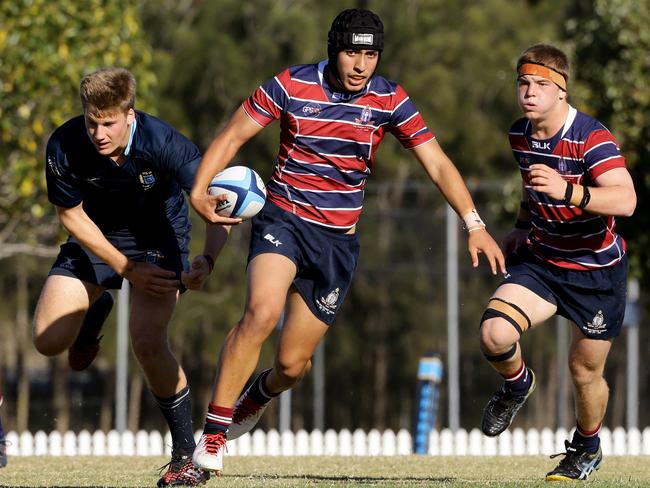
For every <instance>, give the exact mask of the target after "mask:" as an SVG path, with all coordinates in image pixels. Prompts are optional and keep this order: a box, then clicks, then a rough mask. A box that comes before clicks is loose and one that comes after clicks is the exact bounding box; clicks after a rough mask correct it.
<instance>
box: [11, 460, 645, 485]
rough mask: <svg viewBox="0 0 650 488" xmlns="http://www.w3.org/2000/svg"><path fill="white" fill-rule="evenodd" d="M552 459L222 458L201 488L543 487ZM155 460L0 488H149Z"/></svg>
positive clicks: (82, 463) (40, 472) (614, 472)
mask: <svg viewBox="0 0 650 488" xmlns="http://www.w3.org/2000/svg"><path fill="white" fill-rule="evenodd" d="M556 461H557V460H555V459H553V460H551V459H549V458H548V457H545V456H534V457H531V456H529V457H521V456H517V457H510V458H508V457H469V456H468V457H438V456H436V457H431V456H403V457H397V456H396V457H269V456H266V457H237V456H233V457H227V458H226V460H225V462H226V464H225V472H224V474H223V476H221V477H220V478H212V479H211V480H210V481H209V482H208V483H207V485H205V486H207V487H215V488H216V487H225V486H228V487H244V488H248V487H251V488H252V487H263V488H273V487H283V488H284V487H304V486H306V487H312V486H314V487H326V486H332V487H345V486H363V487H371V486H379V487H407V486H415V487H424V486H427V487H428V486H444V487H464V486H489V487H496V486H507V487H524V486H525V487H529V486H530V487H535V486H545V487H547V488H548V486H549V483H547V482H544V481H543V479H544V474H545V473H546V472H547V471H548V470H550V469H552V468H553V467H554V466H555V462H556ZM166 462H167V459H165V458H162V457H102V458H100V457H76V458H71V457H15V458H10V460H9V465H8V466H7V467H6V468H3V469H0V486H2V487H5V486H12V487H13V486H58V487H62V486H110V487H140V486H155V484H156V481H157V480H158V470H157V469H156V468H157V467H158V466H162V465H163V464H165V463H166ZM588 486H590V487H592V486H594V487H617V488H624V487H631V486H634V487H641V486H650V458H649V457H647V456H645V457H614V456H609V457H606V458H605V461H604V463H603V466H602V468H601V469H600V471H598V472H597V473H596V474H595V475H593V476H592V479H591V480H590V482H589V484H588Z"/></svg>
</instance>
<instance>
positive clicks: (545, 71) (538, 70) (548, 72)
mask: <svg viewBox="0 0 650 488" xmlns="http://www.w3.org/2000/svg"><path fill="white" fill-rule="evenodd" d="M517 74H518V75H519V76H524V75H535V76H541V77H542V78H546V79H548V80H551V81H552V82H553V83H555V84H556V85H557V86H559V87H560V88H562V89H563V90H564V91H566V80H565V79H564V76H562V75H561V74H560V73H558V72H557V71H553V70H552V69H550V68H547V67H546V66H542V65H541V64H533V63H524V64H522V65H521V66H519V69H518V70H517Z"/></svg>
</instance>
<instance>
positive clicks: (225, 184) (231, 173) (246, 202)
mask: <svg viewBox="0 0 650 488" xmlns="http://www.w3.org/2000/svg"><path fill="white" fill-rule="evenodd" d="M208 193H209V194H210V195H226V196H227V198H226V200H223V201H221V202H219V204H218V205H217V209H216V212H217V213H218V214H219V215H221V216H222V217H239V218H241V219H244V220H245V219H250V218H251V217H254V216H255V215H257V213H258V212H259V211H260V210H262V207H263V206H264V202H266V187H265V186H264V182H263V181H262V178H260V175H258V174H257V173H256V172H255V171H253V170H252V169H250V168H247V167H246V166H231V167H229V168H226V169H224V170H223V171H222V172H221V173H219V174H218V175H217V176H215V177H214V178H212V181H211V182H210V185H208Z"/></svg>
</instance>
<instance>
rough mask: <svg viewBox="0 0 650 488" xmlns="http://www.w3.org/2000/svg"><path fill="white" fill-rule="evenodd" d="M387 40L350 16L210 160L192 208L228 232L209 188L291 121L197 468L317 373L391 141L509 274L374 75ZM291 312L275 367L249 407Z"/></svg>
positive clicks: (438, 157) (443, 168)
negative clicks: (265, 352) (315, 58)
mask: <svg viewBox="0 0 650 488" xmlns="http://www.w3.org/2000/svg"><path fill="white" fill-rule="evenodd" d="M383 38H384V33H383V24H382V22H381V20H380V19H379V17H378V16H377V15H376V14H374V13H373V12H370V11H368V10H363V9H350V10H345V11H343V12H341V13H340V14H339V15H338V16H337V17H336V18H335V19H334V21H333V23H332V27H331V30H330V32H329V35H328V59H327V60H324V61H321V62H320V63H316V64H309V65H300V66H293V67H290V68H288V69H286V70H285V71H283V72H282V73H280V74H279V75H277V76H276V77H274V78H273V79H271V80H269V81H267V82H266V83H264V84H263V85H262V86H261V87H259V88H258V89H257V90H256V91H255V92H254V93H253V94H252V96H251V97H250V98H248V99H247V100H246V101H245V102H244V103H243V105H242V106H241V108H240V109H239V110H237V111H236V112H235V114H234V115H233V116H232V118H231V119H230V121H229V123H228V124H227V126H226V127H225V128H224V130H223V131H222V132H221V133H220V134H219V135H218V136H217V137H216V138H215V140H214V141H213V142H212V143H211V145H210V147H209V148H208V150H207V152H206V154H205V156H204V158H203V160H202V161H201V165H200V166H199V169H198V171H197V175H196V180H195V182H194V186H193V188H192V192H191V194H190V200H191V203H192V205H193V206H194V207H195V209H196V210H197V211H198V212H199V213H200V214H201V215H202V216H203V217H204V218H205V219H206V220H207V221H209V222H215V223H225V222H224V221H223V220H222V219H221V218H220V217H219V216H218V215H216V214H215V211H214V210H215V205H214V202H213V201H212V200H211V199H210V197H209V196H208V195H207V194H206V189H207V186H208V184H209V182H210V180H211V179H212V177H213V176H214V175H215V174H216V173H218V172H219V171H220V170H221V169H223V168H224V167H225V166H226V165H227V164H228V162H229V161H230V160H231V159H232V158H233V156H234V155H235V153H236V152H237V150H238V149H239V148H240V147H241V146H242V145H243V144H244V143H245V142H246V141H248V140H249V139H250V138H252V137H253V136H255V135H256V134H257V133H259V132H260V131H261V130H262V129H263V128H264V127H265V126H266V125H268V124H269V123H271V122H272V121H273V120H276V119H278V120H280V121H281V136H280V137H281V140H280V149H279V152H278V157H277V161H276V165H275V169H274V171H273V175H272V177H271V181H270V182H269V183H268V185H267V191H268V198H267V203H266V205H265V207H264V208H263V210H262V211H261V212H260V213H259V214H258V215H257V216H256V217H255V218H254V220H253V226H252V236H251V244H250V252H249V264H248V293H247V299H246V305H245V311H244V314H243V317H242V319H241V320H240V321H239V322H238V323H237V324H236V325H235V327H234V328H233V329H232V330H231V331H230V333H229V334H228V336H227V338H226V340H225V343H224V345H223V348H222V350H221V355H220V358H219V362H218V369H217V376H216V381H215V389H214V394H213V398H212V402H211V403H210V405H209V406H208V413H207V418H206V424H205V427H204V433H203V435H202V437H201V440H200V441H199V443H198V444H197V448H196V450H195V451H194V463H195V464H196V465H197V466H201V467H203V468H205V469H209V470H212V471H216V472H219V471H221V469H222V463H223V450H224V443H225V441H226V435H227V438H228V439H234V438H237V437H239V436H240V435H242V434H244V433H245V432H248V431H249V430H250V429H251V428H252V427H253V426H254V425H255V423H256V422H257V420H258V419H259V417H260V415H261V414H262V412H263V411H264V409H265V408H266V406H267V405H268V403H269V401H270V400H271V399H272V398H273V397H276V396H277V395H279V394H280V393H281V392H282V391H284V390H287V389H289V388H291V387H292V386H293V385H294V384H295V383H296V382H297V381H299V380H300V379H301V378H302V377H303V376H304V375H305V374H306V373H307V372H308V371H309V370H310V368H311V357H312V355H313V354H314V350H315V349H316V347H317V346H318V344H319V343H320V341H321V340H322V339H323V336H324V335H325V333H326V332H327V331H328V329H329V325H330V324H332V322H333V321H334V317H335V315H336V313H337V312H338V310H339V308H340V306H341V303H342V301H343V299H344V297H345V295H346V292H347V291H348V288H349V286H350V282H351V279H352V274H353V273H354V269H355V268H356V264H357V257H358V253H359V243H358V240H357V237H356V235H355V226H356V222H357V220H358V218H359V214H360V213H361V208H362V205H363V192H364V186H365V180H366V177H367V176H368V175H369V174H370V172H371V168H372V166H373V162H374V157H375V152H376V149H377V147H378V145H379V143H380V142H381V140H382V138H383V137H384V135H385V134H386V132H391V133H392V134H393V135H394V136H395V137H396V138H397V139H398V140H399V141H400V142H401V143H402V145H403V146H404V147H405V148H407V149H409V150H411V152H412V154H413V156H414V157H415V158H416V159H417V160H418V161H419V162H420V163H421V164H422V166H423V167H424V169H425V170H426V172H427V173H428V175H429V176H430V178H431V180H432V181H433V183H435V184H436V185H437V186H438V188H439V189H440V191H441V192H442V194H443V195H444V197H445V198H446V199H447V201H448V202H449V203H450V204H451V206H452V207H453V208H454V209H455V210H456V212H457V213H458V214H459V215H460V216H461V217H462V218H463V220H464V221H465V224H466V227H467V229H468V231H469V237H468V248H469V252H470V254H471V259H472V263H473V265H474V266H478V254H479V253H484V254H485V256H486V257H487V259H488V261H489V264H490V266H491V268H492V272H493V273H495V274H496V272H497V269H500V270H501V271H505V268H504V258H503V254H502V253H501V251H500V249H499V247H498V245H497V244H496V243H495V242H494V240H493V239H492V237H490V235H489V234H488V233H487V232H486V230H485V225H484V224H483V222H482V220H481V219H480V217H479V215H478V212H477V211H476V210H475V208H474V203H473V201H472V198H471V196H470V194H469V192H468V190H467V188H466V186H465V184H464V182H463V180H462V178H461V176H460V174H459V173H458V171H457V170H456V167H455V166H454V165H453V163H452V162H451V161H450V160H449V158H447V156H446V155H445V153H444V152H443V151H442V149H441V148H440V146H439V145H438V143H437V141H436V140H435V137H434V136H433V134H432V133H431V132H430V131H429V129H428V128H427V126H426V124H425V123H424V120H423V119H422V117H421V115H420V114H419V112H418V111H417V110H416V108H415V105H414V104H413V102H411V100H410V99H409V97H408V95H407V94H406V92H405V91H404V89H403V88H402V87H401V86H400V85H399V84H397V83H394V82H392V81H389V80H387V79H385V78H383V77H382V76H380V75H378V74H376V73H375V69H376V67H377V64H378V62H379V58H380V55H381V51H382V48H383V42H384V39H383ZM285 306H286V313H285V315H284V325H283V328H282V331H281V333H280V338H279V343H278V348H277V352H276V356H275V361H274V365H273V367H272V368H271V369H267V370H265V371H263V372H262V373H261V374H260V375H259V376H257V378H256V379H255V380H254V381H253V383H252V384H251V386H250V387H249V388H248V389H247V390H246V391H245V392H244V393H243V395H242V396H241V398H239V400H238V397H239V396H240V394H241V392H242V388H243V387H244V386H245V384H246V381H247V380H248V378H249V377H250V375H251V374H252V373H253V372H254V371H255V368H256V366H257V363H258V359H259V355H260V348H261V346H262V343H263V342H264V341H265V340H266V338H267V337H268V336H269V335H270V334H271V332H272V331H273V329H274V327H275V325H276V323H277V322H278V320H279V319H280V316H281V315H282V313H283V311H284V310H285ZM226 432H227V434H226Z"/></svg>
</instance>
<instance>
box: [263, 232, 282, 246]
mask: <svg viewBox="0 0 650 488" xmlns="http://www.w3.org/2000/svg"><path fill="white" fill-rule="evenodd" d="M264 239H266V240H267V241H269V242H270V243H271V244H273V245H274V246H275V247H280V246H281V245H282V243H281V242H280V240H279V239H276V238H275V237H274V236H273V235H272V234H266V235H265V236H264Z"/></svg>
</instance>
